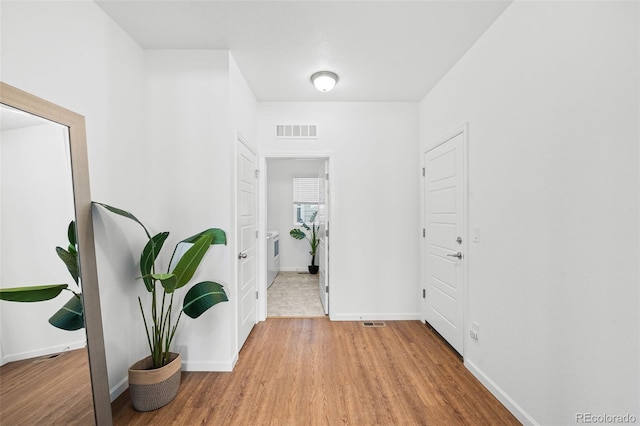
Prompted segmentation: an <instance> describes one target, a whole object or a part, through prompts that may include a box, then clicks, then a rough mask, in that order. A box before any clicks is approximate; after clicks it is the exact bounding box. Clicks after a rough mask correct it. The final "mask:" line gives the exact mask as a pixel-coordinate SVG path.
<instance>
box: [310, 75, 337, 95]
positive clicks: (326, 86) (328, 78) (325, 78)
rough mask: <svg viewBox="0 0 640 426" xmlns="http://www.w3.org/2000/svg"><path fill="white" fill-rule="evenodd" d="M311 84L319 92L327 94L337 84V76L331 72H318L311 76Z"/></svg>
mask: <svg viewBox="0 0 640 426" xmlns="http://www.w3.org/2000/svg"><path fill="white" fill-rule="evenodd" d="M311 82H312V83H313V85H314V86H316V89H318V90H319V91H321V92H329V91H330V90H331V89H333V88H334V87H335V85H336V83H337V82H338V75H337V74H336V73H333V72H331V71H318V72H317V73H314V74H313V75H312V76H311Z"/></svg>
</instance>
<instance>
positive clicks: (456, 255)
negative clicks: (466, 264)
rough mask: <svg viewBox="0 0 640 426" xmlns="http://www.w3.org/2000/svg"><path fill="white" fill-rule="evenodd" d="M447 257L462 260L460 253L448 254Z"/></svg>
mask: <svg viewBox="0 0 640 426" xmlns="http://www.w3.org/2000/svg"><path fill="white" fill-rule="evenodd" d="M447 256H449V257H457V258H458V259H462V253H460V252H457V253H455V254H448V255H447Z"/></svg>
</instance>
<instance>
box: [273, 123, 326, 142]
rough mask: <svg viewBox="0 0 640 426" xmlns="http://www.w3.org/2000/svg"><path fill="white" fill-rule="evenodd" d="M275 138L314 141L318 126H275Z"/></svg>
mask: <svg viewBox="0 0 640 426" xmlns="http://www.w3.org/2000/svg"><path fill="white" fill-rule="evenodd" d="M276 137H277V138H283V139H292V138H295V139H315V138H317V137H318V126H316V125H315V124H277V125H276Z"/></svg>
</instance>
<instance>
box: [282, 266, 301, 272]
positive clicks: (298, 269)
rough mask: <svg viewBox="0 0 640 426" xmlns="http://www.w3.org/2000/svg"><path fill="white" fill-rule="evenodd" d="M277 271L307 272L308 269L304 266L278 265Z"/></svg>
mask: <svg viewBox="0 0 640 426" xmlns="http://www.w3.org/2000/svg"><path fill="white" fill-rule="evenodd" d="M278 272H309V269H308V268H307V267H306V266H305V267H304V268H286V267H285V268H283V267H280V269H279V270H278Z"/></svg>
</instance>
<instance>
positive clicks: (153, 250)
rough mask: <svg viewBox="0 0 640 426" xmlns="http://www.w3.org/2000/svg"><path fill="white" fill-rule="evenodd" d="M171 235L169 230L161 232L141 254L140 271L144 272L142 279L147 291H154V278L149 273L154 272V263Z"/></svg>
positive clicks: (148, 243) (149, 242)
mask: <svg viewBox="0 0 640 426" xmlns="http://www.w3.org/2000/svg"><path fill="white" fill-rule="evenodd" d="M168 236H169V233H168V232H161V233H159V234H157V235H155V236H154V237H153V238H151V239H150V240H149V241H148V242H147V244H146V245H145V246H144V249H142V254H141V255H140V272H141V273H142V280H143V281H144V286H145V287H146V288H147V291H149V292H151V291H153V280H152V279H151V277H149V274H150V273H151V272H153V264H154V262H155V261H156V258H157V257H158V254H160V250H161V249H162V245H163V244H164V242H165V240H166V239H167V237H168Z"/></svg>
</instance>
